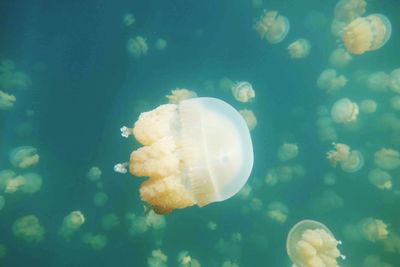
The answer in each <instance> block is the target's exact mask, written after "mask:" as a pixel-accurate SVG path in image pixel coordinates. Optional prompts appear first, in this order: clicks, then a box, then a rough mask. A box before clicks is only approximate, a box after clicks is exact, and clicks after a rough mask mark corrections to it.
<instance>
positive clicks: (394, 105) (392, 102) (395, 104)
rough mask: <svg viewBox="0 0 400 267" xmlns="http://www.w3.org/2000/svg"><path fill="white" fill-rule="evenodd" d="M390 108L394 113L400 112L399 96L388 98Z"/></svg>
mask: <svg viewBox="0 0 400 267" xmlns="http://www.w3.org/2000/svg"><path fill="white" fill-rule="evenodd" d="M390 106H391V107H392V109H394V110H396V111H400V96H393V97H392V98H390Z"/></svg>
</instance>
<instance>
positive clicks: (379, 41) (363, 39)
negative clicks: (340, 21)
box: [342, 14, 392, 55]
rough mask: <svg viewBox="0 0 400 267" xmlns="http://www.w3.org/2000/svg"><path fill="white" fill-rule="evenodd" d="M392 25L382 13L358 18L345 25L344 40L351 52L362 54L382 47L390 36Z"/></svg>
mask: <svg viewBox="0 0 400 267" xmlns="http://www.w3.org/2000/svg"><path fill="white" fill-rule="evenodd" d="M391 34H392V26H391V24H390V21H389V20H388V19H387V18H386V17H385V16H384V15H381V14H372V15H369V16H367V17H360V18H356V19H355V20H353V21H352V22H350V23H349V24H348V25H347V26H345V28H344V30H343V33H342V41H343V43H344V46H345V47H346V49H347V51H348V52H349V53H351V54H355V55H361V54H363V53H365V52H367V51H372V50H377V49H379V48H381V47H382V46H383V45H384V44H385V43H386V42H387V41H388V40H389V38H390V35H391Z"/></svg>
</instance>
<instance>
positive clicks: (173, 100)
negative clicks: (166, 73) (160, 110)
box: [166, 88, 197, 104]
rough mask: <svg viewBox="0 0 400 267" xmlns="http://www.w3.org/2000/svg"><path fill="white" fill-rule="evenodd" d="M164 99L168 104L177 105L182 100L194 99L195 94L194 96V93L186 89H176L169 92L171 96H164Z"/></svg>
mask: <svg viewBox="0 0 400 267" xmlns="http://www.w3.org/2000/svg"><path fill="white" fill-rule="evenodd" d="M166 97H167V99H168V103H170V104H178V103H179V102H181V101H182V100H185V99H190V98H196V97H197V94H196V92H194V91H191V90H188V89H184V88H183V89H179V88H177V89H174V90H171V94H170V95H166Z"/></svg>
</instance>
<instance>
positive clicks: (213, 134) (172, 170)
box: [129, 97, 253, 214]
mask: <svg viewBox="0 0 400 267" xmlns="http://www.w3.org/2000/svg"><path fill="white" fill-rule="evenodd" d="M130 132H131V133H133V134H134V136H135V138H136V140H138V141H139V142H140V143H141V144H142V145H144V146H143V147H141V148H139V149H138V150H136V151H133V152H132V154H131V157H130V164H129V170H130V172H131V174H132V175H134V176H149V177H150V178H149V179H147V180H145V181H144V182H143V183H142V185H141V187H140V196H141V198H142V200H144V201H145V202H147V203H149V204H150V205H151V206H152V207H153V209H154V210H155V211H156V212H157V213H159V214H164V213H168V212H171V211H172V210H174V209H178V208H185V207H188V206H192V205H195V204H197V205H198V206H200V207H202V206H205V205H207V204H209V203H211V202H216V201H223V200H226V199H228V198H230V197H232V196H233V195H235V194H236V193H237V192H238V191H239V190H240V189H241V188H242V187H243V185H244V184H245V183H246V181H247V179H248V177H249V175H250V172H251V169H252V166H253V148H252V143H251V137H250V132H249V130H248V128H247V125H246V122H245V121H244V120H243V118H242V117H241V115H240V114H239V112H237V111H236V110H235V109H234V108H233V107H232V106H230V105H229V104H227V103H225V102H223V101H221V100H219V99H216V98H207V97H201V98H192V99H188V100H184V101H181V102H180V103H179V104H166V105H161V106H159V107H158V108H156V109H154V110H152V111H149V112H145V113H142V114H141V115H140V117H139V119H138V121H137V122H136V123H135V126H134V128H133V130H131V131H130Z"/></svg>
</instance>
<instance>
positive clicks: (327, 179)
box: [323, 172, 336, 186]
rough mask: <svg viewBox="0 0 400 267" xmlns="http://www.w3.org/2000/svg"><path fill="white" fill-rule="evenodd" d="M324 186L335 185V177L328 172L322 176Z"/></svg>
mask: <svg viewBox="0 0 400 267" xmlns="http://www.w3.org/2000/svg"><path fill="white" fill-rule="evenodd" d="M323 180H324V184H326V185H329V186H332V185H335V184H336V175H335V174H334V173H332V172H328V173H325V174H324V177H323Z"/></svg>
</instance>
